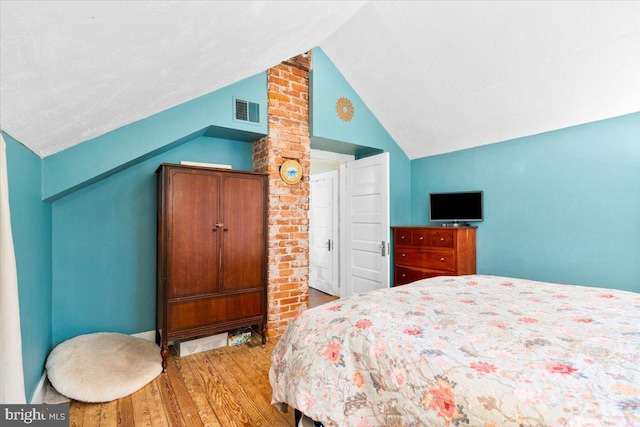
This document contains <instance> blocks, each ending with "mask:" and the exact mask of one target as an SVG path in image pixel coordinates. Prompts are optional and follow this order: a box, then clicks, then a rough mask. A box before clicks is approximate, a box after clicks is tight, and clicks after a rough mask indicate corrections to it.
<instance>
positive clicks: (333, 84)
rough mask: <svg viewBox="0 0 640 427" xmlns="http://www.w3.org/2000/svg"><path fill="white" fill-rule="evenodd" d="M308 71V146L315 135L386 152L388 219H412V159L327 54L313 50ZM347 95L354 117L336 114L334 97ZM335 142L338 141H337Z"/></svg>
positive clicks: (406, 221) (396, 222) (401, 222)
mask: <svg viewBox="0 0 640 427" xmlns="http://www.w3.org/2000/svg"><path fill="white" fill-rule="evenodd" d="M312 58H313V69H312V70H311V73H310V83H309V86H310V92H311V104H312V108H311V114H310V126H311V137H312V141H311V147H312V148H316V147H314V139H316V138H319V139H323V140H331V141H337V142H345V143H349V144H355V145H357V146H360V147H370V148H376V149H379V150H382V151H385V152H388V153H389V181H390V189H389V192H390V195H389V198H390V204H389V205H390V206H389V207H390V222H391V225H406V224H409V223H410V221H411V210H410V206H411V185H410V182H411V168H410V166H411V163H410V161H409V158H408V157H407V156H406V154H405V153H404V152H403V151H402V150H401V149H400V147H398V145H397V144H396V143H395V141H394V140H393V138H391V136H390V135H389V133H388V132H387V131H386V130H385V129H384V127H383V126H382V125H381V124H380V122H378V120H377V119H376V117H375V116H374V115H373V113H371V111H370V110H369V109H368V108H367V106H366V105H365V104H364V102H362V99H360V97H359V96H358V94H356V92H355V91H354V90H353V88H352V87H351V86H350V85H349V83H348V82H347V81H346V80H345V78H344V77H343V76H342V74H341V73H340V71H339V70H338V69H337V68H336V67H335V65H334V64H333V63H332V62H331V60H330V59H329V58H328V57H327V55H326V54H325V53H324V52H323V51H322V50H321V49H319V48H316V49H314V50H313V57H312ZM341 97H346V98H349V100H351V102H352V104H353V107H354V112H355V113H354V116H353V119H352V120H351V121H349V122H345V121H343V120H341V119H340V118H339V117H338V115H337V114H336V101H337V100H338V99H339V98H341ZM336 145H337V144H336Z"/></svg>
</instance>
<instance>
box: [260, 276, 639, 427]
mask: <svg viewBox="0 0 640 427" xmlns="http://www.w3.org/2000/svg"><path fill="white" fill-rule="evenodd" d="M271 361H272V365H271V369H270V372H269V379H270V382H271V386H272V388H273V395H272V403H273V404H274V405H276V406H278V407H279V408H280V409H281V410H283V411H286V410H287V408H288V407H291V408H294V409H296V410H297V411H300V412H301V413H302V414H304V415H306V416H307V417H309V418H311V419H313V420H315V421H317V422H320V423H322V424H323V425H324V426H326V427H333V426H355V427H369V426H370V427H375V426H473V427H506V426H519V427H525V426H563V427H577V426H585V427H586V426H593V427H595V426H640V294H638V293H633V292H626V291H620V290H613V289H602V288H593V287H582V286H574V285H559V284H551V283H543V282H535V281H528V280H521V279H512V278H506V277H496V276H480V275H473V276H458V277H437V278H432V279H425V280H421V281H418V282H414V283H412V284H409V285H405V286H401V287H396V288H391V289H381V290H377V291H372V292H369V293H366V294H362V295H357V296H353V297H351V298H346V299H342V300H338V301H335V302H332V303H328V304H325V305H322V306H319V307H316V308H313V309H310V310H307V311H305V312H303V313H301V314H300V315H299V316H298V317H297V318H296V319H295V320H293V321H292V322H291V324H289V326H288V327H287V329H286V330H285V332H284V334H283V335H282V337H281V338H280V340H279V342H278V344H277V345H276V347H275V349H274V351H273V354H272V357H271Z"/></svg>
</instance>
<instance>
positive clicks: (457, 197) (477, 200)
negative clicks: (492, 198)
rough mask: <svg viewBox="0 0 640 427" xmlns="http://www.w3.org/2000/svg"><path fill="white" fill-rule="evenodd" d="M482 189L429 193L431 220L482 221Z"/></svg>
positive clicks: (462, 222) (462, 223) (451, 223)
mask: <svg viewBox="0 0 640 427" xmlns="http://www.w3.org/2000/svg"><path fill="white" fill-rule="evenodd" d="M483 219H484V218H483V215H482V191H459V192H455V193H430V194H429V221H431V222H442V223H445V224H443V225H452V226H456V225H467V223H469V222H476V221H482V220H483Z"/></svg>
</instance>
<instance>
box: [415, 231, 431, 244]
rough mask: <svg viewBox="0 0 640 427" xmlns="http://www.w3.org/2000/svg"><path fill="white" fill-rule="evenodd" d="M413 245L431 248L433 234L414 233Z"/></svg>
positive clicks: (425, 232) (427, 232)
mask: <svg viewBox="0 0 640 427" xmlns="http://www.w3.org/2000/svg"><path fill="white" fill-rule="evenodd" d="M411 244H413V245H414V246H431V232H430V231H428V230H414V231H412V232H411Z"/></svg>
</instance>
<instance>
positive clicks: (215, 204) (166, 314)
mask: <svg viewBox="0 0 640 427" xmlns="http://www.w3.org/2000/svg"><path fill="white" fill-rule="evenodd" d="M157 174H158V272H157V307H156V313H157V319H156V324H157V326H156V327H157V331H156V340H157V343H158V344H159V345H160V348H161V352H162V365H163V369H164V368H165V367H166V355H167V344H168V342H169V341H172V340H183V339H189V338H195V337H200V336H205V335H210V334H214V333H218V332H224V331H229V330H232V329H235V328H240V327H246V326H254V325H259V326H260V332H262V337H263V343H264V342H265V327H266V320H267V318H266V317H267V177H266V175H263V174H257V173H252V172H241V171H229V170H225V169H211V168H202V167H193V166H181V165H171V164H162V165H160V167H159V168H158V170H157Z"/></svg>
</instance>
